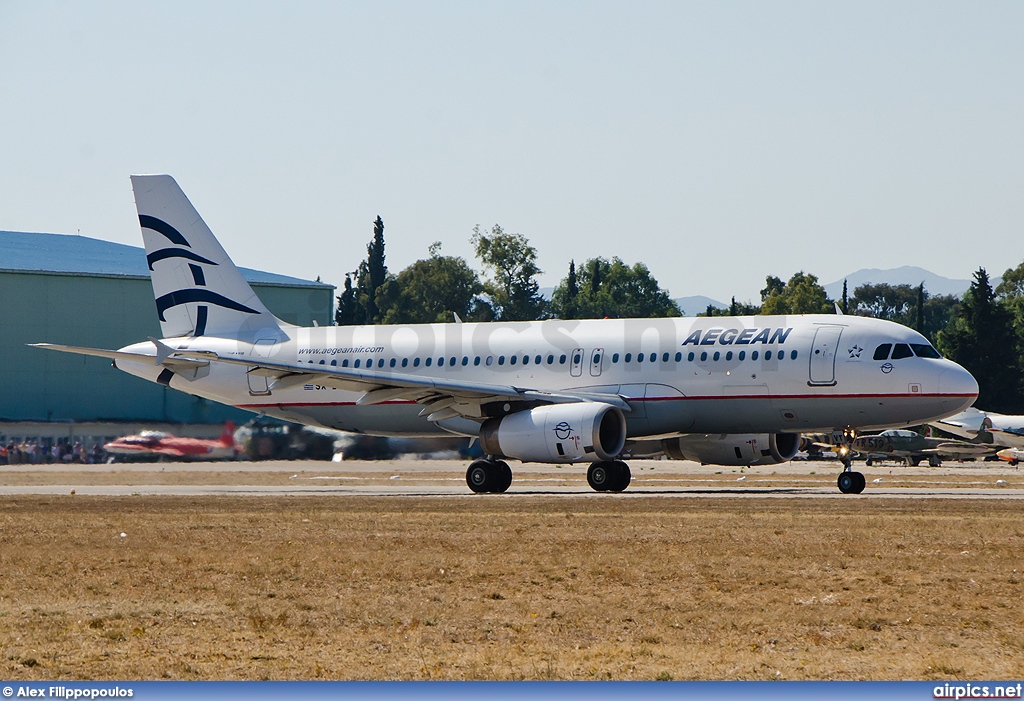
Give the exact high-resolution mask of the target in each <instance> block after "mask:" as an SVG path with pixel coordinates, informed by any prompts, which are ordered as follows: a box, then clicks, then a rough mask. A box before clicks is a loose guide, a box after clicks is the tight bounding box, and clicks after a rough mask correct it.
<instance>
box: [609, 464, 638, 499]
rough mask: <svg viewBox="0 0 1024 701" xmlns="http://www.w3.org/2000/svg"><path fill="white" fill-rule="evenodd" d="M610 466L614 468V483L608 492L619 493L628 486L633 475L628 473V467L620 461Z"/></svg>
mask: <svg viewBox="0 0 1024 701" xmlns="http://www.w3.org/2000/svg"><path fill="white" fill-rule="evenodd" d="M611 464H612V465H613V466H614V471H615V482H614V484H613V485H612V487H611V489H610V490H609V491H612V492H621V491H623V490H625V489H626V487H628V486H629V483H630V481H631V480H632V479H633V475H632V474H631V473H630V471H629V465H627V464H626V463H624V462H622V461H621V460H616V461H614V462H613V463H611Z"/></svg>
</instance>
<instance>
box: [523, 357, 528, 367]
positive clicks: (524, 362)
mask: <svg viewBox="0 0 1024 701" xmlns="http://www.w3.org/2000/svg"><path fill="white" fill-rule="evenodd" d="M529 364H530V356H528V355H524V356H523V365H529Z"/></svg>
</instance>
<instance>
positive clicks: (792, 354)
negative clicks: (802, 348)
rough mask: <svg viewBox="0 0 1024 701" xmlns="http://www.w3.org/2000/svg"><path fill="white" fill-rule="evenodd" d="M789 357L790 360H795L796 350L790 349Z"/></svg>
mask: <svg viewBox="0 0 1024 701" xmlns="http://www.w3.org/2000/svg"><path fill="white" fill-rule="evenodd" d="M789 359H790V360H796V351H790V352H789Z"/></svg>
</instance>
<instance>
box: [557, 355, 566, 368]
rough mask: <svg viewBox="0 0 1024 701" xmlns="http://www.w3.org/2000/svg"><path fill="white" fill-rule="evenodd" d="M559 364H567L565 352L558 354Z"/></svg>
mask: <svg viewBox="0 0 1024 701" xmlns="http://www.w3.org/2000/svg"><path fill="white" fill-rule="evenodd" d="M558 364H559V365H565V353H562V354H561V355H560V356H558Z"/></svg>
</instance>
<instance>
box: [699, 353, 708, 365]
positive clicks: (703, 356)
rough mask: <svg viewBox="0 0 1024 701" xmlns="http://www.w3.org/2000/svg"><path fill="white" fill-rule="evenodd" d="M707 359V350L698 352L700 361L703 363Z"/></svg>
mask: <svg viewBox="0 0 1024 701" xmlns="http://www.w3.org/2000/svg"><path fill="white" fill-rule="evenodd" d="M707 359H708V352H707V351H704V352H702V353H701V354H700V361H701V362H702V363H703V362H704V361H705V360H707Z"/></svg>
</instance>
